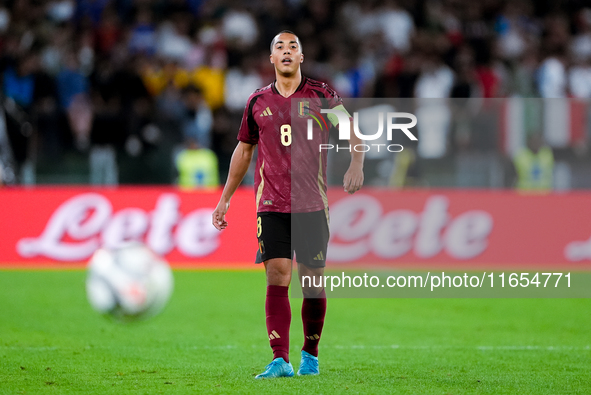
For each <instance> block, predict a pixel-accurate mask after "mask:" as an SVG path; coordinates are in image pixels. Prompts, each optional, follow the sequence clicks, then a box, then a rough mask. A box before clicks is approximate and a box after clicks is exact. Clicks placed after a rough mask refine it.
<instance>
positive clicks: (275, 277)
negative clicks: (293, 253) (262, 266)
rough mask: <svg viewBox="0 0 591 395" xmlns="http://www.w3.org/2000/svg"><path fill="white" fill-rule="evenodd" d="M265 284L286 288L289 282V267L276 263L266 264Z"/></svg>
mask: <svg viewBox="0 0 591 395" xmlns="http://www.w3.org/2000/svg"><path fill="white" fill-rule="evenodd" d="M266 266H267V283H268V284H269V285H282V286H287V285H289V283H290V281H291V266H290V265H285V264H278V263H275V262H273V263H268V264H267V265H266Z"/></svg>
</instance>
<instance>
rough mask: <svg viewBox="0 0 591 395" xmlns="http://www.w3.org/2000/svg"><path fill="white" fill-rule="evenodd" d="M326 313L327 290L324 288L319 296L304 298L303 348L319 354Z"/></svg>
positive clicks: (313, 353)
mask: <svg viewBox="0 0 591 395" xmlns="http://www.w3.org/2000/svg"><path fill="white" fill-rule="evenodd" d="M325 315H326V292H324V290H322V292H321V293H320V295H318V297H317V298H304V302H303V303H302V321H303V323H304V337H305V339H304V347H302V350H304V351H306V352H308V353H310V354H312V355H314V356H315V357H317V356H318V343H319V342H320V335H321V334H322V327H323V326H324V316H325Z"/></svg>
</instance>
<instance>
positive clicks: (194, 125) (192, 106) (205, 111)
mask: <svg viewBox="0 0 591 395" xmlns="http://www.w3.org/2000/svg"><path fill="white" fill-rule="evenodd" d="M183 103H184V106H185V110H184V116H183V118H182V129H183V137H184V139H185V141H189V140H191V141H195V142H197V143H198V144H199V146H200V147H202V148H208V149H210V148H211V140H212V136H211V129H212V124H213V116H212V114H211V110H210V109H209V107H208V106H207V103H206V102H205V100H203V96H202V95H201V91H200V90H199V88H197V87H195V86H194V85H188V86H187V87H186V88H185V89H183Z"/></svg>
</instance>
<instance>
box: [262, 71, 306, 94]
mask: <svg viewBox="0 0 591 395" xmlns="http://www.w3.org/2000/svg"><path fill="white" fill-rule="evenodd" d="M306 80H307V78H306V76H304V75H302V80H301V81H300V84H299V85H298V88H297V89H296V90H295V91H294V92H293V93H292V94H291V96H293V95H294V94H295V93H296V92H299V91H300V90H302V88H303V87H304V84H305V83H306ZM276 83H277V80H275V81H273V83H272V84H271V88H272V89H273V93H276V94H278V95H279V96H281V97H284V96H283V95H281V93H279V91H278V90H277V88H275V84H276ZM291 96H290V97H291ZM286 99H289V98H286Z"/></svg>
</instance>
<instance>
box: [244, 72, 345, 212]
mask: <svg viewBox="0 0 591 395" xmlns="http://www.w3.org/2000/svg"><path fill="white" fill-rule="evenodd" d="M340 104H342V99H341V98H340V97H339V96H338V95H337V93H336V92H335V91H334V90H332V89H331V88H330V87H329V86H328V85H327V84H325V83H323V82H319V81H315V80H312V79H309V78H306V77H302V82H301V83H300V85H299V87H298V88H297V90H296V91H295V92H294V93H293V94H292V95H291V96H289V97H287V98H286V97H283V96H281V94H279V92H278V91H277V89H276V88H275V83H272V84H270V85H268V86H266V87H264V88H261V89H258V90H256V91H255V92H254V93H253V94H252V95H251V96H250V97H249V98H248V102H247V104H246V108H245V110H244V115H243V117H242V123H241V125H240V131H239V132H238V140H240V141H242V142H245V143H248V144H258V150H259V152H258V158H257V164H256V176H255V195H256V204H257V211H258V212H280V213H305V212H312V211H319V210H323V209H325V208H327V207H328V200H327V198H326V152H327V150H322V151H321V150H320V144H327V143H328V137H329V130H328V128H329V127H330V126H331V124H330V122H328V117H327V116H326V114H320V110H321V109H323V108H324V109H332V108H334V107H336V106H338V105H340ZM313 118H314V120H313V121H312V126H313V139H312V140H308V138H307V136H308V135H307V125H308V119H310V120H312V119H313Z"/></svg>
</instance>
